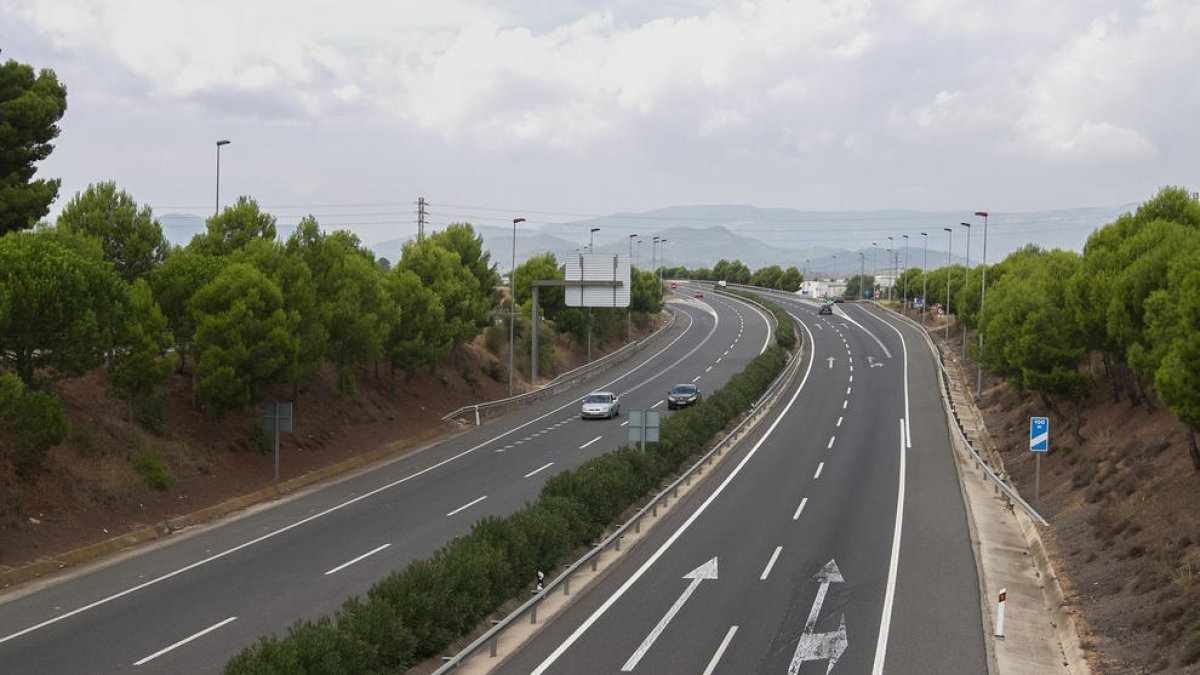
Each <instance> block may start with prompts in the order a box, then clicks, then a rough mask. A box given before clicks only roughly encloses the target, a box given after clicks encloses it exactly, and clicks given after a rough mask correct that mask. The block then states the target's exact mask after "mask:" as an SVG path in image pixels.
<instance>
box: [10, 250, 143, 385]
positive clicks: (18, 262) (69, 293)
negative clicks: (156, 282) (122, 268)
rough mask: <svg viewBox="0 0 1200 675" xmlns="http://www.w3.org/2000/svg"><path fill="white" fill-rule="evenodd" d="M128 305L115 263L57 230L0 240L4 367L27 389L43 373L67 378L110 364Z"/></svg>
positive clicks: (125, 289) (124, 287)
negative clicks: (63, 238) (68, 241)
mask: <svg viewBox="0 0 1200 675" xmlns="http://www.w3.org/2000/svg"><path fill="white" fill-rule="evenodd" d="M127 304H128V291H127V287H126V286H125V285H124V284H122V283H121V280H120V279H118V278H117V276H116V274H115V273H113V271H112V268H111V267H110V266H109V265H107V264H106V263H104V261H102V260H98V259H96V258H85V257H83V256H81V255H79V254H78V253H76V252H75V251H73V250H71V249H69V248H65V247H64V246H62V245H61V244H59V243H58V242H57V241H55V239H54V235H53V234H52V233H50V232H13V233H10V234H8V235H6V236H4V237H0V363H4V364H6V365H8V366H9V367H10V368H12V369H13V371H14V372H15V373H16V374H17V376H19V377H20V378H21V380H22V381H23V382H25V383H26V384H28V385H30V386H33V385H34V384H35V381H34V376H35V373H37V371H39V370H42V369H45V370H46V372H48V373H49V375H50V376H51V377H61V376H66V375H81V374H83V373H85V372H87V371H88V370H91V369H92V368H95V367H96V366H98V365H100V364H101V363H103V362H104V355H105V354H106V353H107V352H108V350H109V349H111V348H112V346H113V342H114V335H115V333H116V328H117V326H119V325H120V322H121V320H122V317H123V314H124V311H125V308H126V306H127Z"/></svg>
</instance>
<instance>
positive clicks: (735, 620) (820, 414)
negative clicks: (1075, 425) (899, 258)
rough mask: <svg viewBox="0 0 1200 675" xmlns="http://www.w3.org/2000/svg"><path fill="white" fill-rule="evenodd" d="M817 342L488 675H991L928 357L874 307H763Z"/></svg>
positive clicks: (913, 334)
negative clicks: (694, 484) (791, 375)
mask: <svg viewBox="0 0 1200 675" xmlns="http://www.w3.org/2000/svg"><path fill="white" fill-rule="evenodd" d="M772 299H773V300H774V301H775V302H777V303H779V304H781V305H782V306H784V307H785V308H786V309H788V310H789V311H790V312H791V313H793V315H794V316H796V317H797V318H798V319H799V320H800V321H801V323H802V324H803V332H804V334H805V340H806V342H808V343H809V344H810V345H811V351H810V353H809V354H808V357H809V361H808V362H807V363H806V364H805V369H804V370H803V371H802V372H803V373H804V375H803V378H802V379H803V381H802V383H800V384H799V385H798V386H797V387H796V388H795V389H794V390H793V391H792V392H790V394H789V395H788V396H786V397H785V398H784V404H782V405H781V406H780V409H779V410H778V412H777V413H773V416H771V417H768V418H767V419H768V420H769V422H764V423H760V425H759V427H758V429H757V430H756V434H755V435H752V436H751V437H750V438H749V439H748V440H746V441H744V442H743V443H742V444H741V445H740V446H739V448H738V450H737V451H735V452H734V453H732V454H731V455H730V456H728V457H727V458H726V459H725V460H724V461H723V463H722V465H721V468H720V469H719V470H718V471H716V472H714V473H713V475H711V476H710V477H709V478H708V479H707V481H706V482H705V483H704V484H703V486H702V487H700V488H699V489H698V490H697V491H696V492H694V493H692V494H690V495H689V497H688V499H687V500H686V502H684V503H682V505H681V506H680V507H678V508H676V509H673V510H672V512H671V513H670V514H669V515H668V516H667V517H666V518H664V520H663V522H661V523H660V524H659V525H658V526H656V527H655V529H654V530H653V532H652V533H651V534H650V535H648V536H647V538H646V539H645V540H644V541H642V542H641V543H640V544H639V545H638V546H637V547H636V548H634V549H633V550H632V551H629V552H628V553H626V554H625V556H624V557H623V558H622V559H621V560H620V561H619V562H617V563H616V564H615V566H614V567H613V568H612V569H611V570H610V571H609V572H608V573H607V574H606V575H605V576H604V577H603V578H602V579H601V580H600V581H598V582H596V583H595V584H593V585H592V586H590V587H589V588H588V589H587V590H586V591H585V592H583V593H582V594H581V595H580V596H579V597H578V598H577V599H576V601H575V603H574V604H573V605H571V606H570V607H569V608H568V609H566V610H565V611H564V612H563V613H562V614H560V615H559V616H558V617H556V618H555V620H553V621H552V622H550V623H549V624H547V625H546V626H544V627H543V628H542V629H541V630H540V632H538V633H537V634H536V635H535V636H534V637H533V638H532V639H531V640H530V641H529V642H528V643H527V644H526V645H525V646H524V648H522V649H520V650H519V651H517V652H516V653H515V654H514V655H512V656H511V657H510V658H509V659H508V660H507V661H506V662H505V663H504V664H503V665H502V666H500V668H498V669H497V672H505V673H510V672H511V673H619V672H634V673H637V672H642V673H684V672H686V673H704V674H705V675H709V674H711V673H731V674H733V673H737V674H742V673H780V674H783V673H786V674H788V675H797V674H804V673H835V672H839V673H883V672H886V673H900V674H910V673H911V674H913V675H916V674H918V673H920V674H928V673H955V674H959V673H986V672H987V657H986V654H985V646H984V636H983V628H982V615H981V606H980V592H979V583H978V575H977V572H976V565H975V558H974V553H973V550H972V548H971V543H970V534H969V530H968V524H967V521H966V514H965V509H964V506H963V502H962V497H961V493H960V489H959V484H958V478H957V474H956V472H955V468H954V463H953V456H952V454H951V447H950V443H949V439H948V436H947V430H946V423H945V418H944V415H943V412H942V408H941V403H940V400H939V398H938V393H937V388H936V382H935V380H934V379H933V378H934V362H933V357H932V356H931V354H930V352H929V350H928V348H927V347H926V346H925V343H924V342H923V340H922V338H921V336H920V334H919V331H918V330H917V329H915V328H912V327H909V326H906V325H903V324H902V323H900V322H897V321H894V320H881V318H880V317H881V316H883V315H882V314H881V313H879V312H878V310H874V309H873V308H867V307H863V306H858V305H853V304H839V305H837V309H836V313H835V315H833V316H818V315H817V313H816V306H815V305H814V304H813V303H811V302H805V301H800V300H798V299H788V298H783V297H780V296H772Z"/></svg>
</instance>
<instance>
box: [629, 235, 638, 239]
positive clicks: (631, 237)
mask: <svg viewBox="0 0 1200 675" xmlns="http://www.w3.org/2000/svg"><path fill="white" fill-rule="evenodd" d="M629 238H630V239H636V238H637V235H636V234H631V235H629Z"/></svg>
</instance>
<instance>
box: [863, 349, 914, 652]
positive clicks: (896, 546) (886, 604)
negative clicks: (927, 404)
mask: <svg viewBox="0 0 1200 675" xmlns="http://www.w3.org/2000/svg"><path fill="white" fill-rule="evenodd" d="M901 339H903V338H901ZM907 385H908V382H907V381H906V382H905V386H907ZM906 438H907V436H906V430H905V424H904V420H903V419H901V420H900V477H899V484H900V489H899V490H897V491H896V523H895V525H893V526H892V528H893V529H892V556H891V559H890V560H889V562H888V578H887V586H886V587H885V588H884V591H883V611H882V612H880V617H879V637H878V639H877V640H876V641H875V665H874V667H872V668H871V673H872V675H883V662H884V660H885V659H886V658H887V641H888V632H889V631H890V630H891V627H892V602H893V601H894V600H895V597H896V570H897V568H899V567H900V532H901V526H902V525H903V524H904V474H905V470H906V467H905V461H904V458H905V456H906V454H907V453H905V452H904V450H905V448H906V443H905V439H906Z"/></svg>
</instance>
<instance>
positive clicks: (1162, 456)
mask: <svg viewBox="0 0 1200 675" xmlns="http://www.w3.org/2000/svg"><path fill="white" fill-rule="evenodd" d="M939 336H940V333H939ZM936 337H938V336H935V338H936ZM939 342H940V339H939ZM959 344H960V343H959V342H957V341H956V340H951V345H952V347H953V348H954V350H955V351H956V352H957V350H958V345H959ZM1091 369H1092V371H1093V373H1094V374H1095V376H1096V384H1095V386H1094V387H1093V388H1092V390H1091V394H1090V396H1089V397H1088V399H1087V400H1086V401H1085V403H1084V404H1083V410H1082V413H1083V419H1084V423H1083V437H1084V441H1083V442H1079V441H1078V440H1077V439H1075V438H1074V437H1073V436H1072V434H1071V433H1070V431H1069V429H1070V420H1069V419H1061V418H1058V417H1056V416H1055V415H1054V414H1053V413H1050V412H1049V411H1047V410H1046V409H1045V407H1044V406H1043V404H1042V403H1041V402H1040V400H1039V398H1038V397H1037V395H1036V394H1033V393H1031V392H1021V391H1018V390H1017V389H1015V388H1014V387H1011V386H1010V385H1008V384H1006V383H1004V382H1002V381H1000V380H997V379H995V378H991V377H987V376H986V375H985V380H984V383H985V384H984V392H983V397H982V401H981V402H980V406H979V407H980V411H981V412H982V413H983V416H984V419H985V421H986V423H987V426H988V430H989V432H990V434H991V437H992V439H993V441H994V443H995V445H996V449H997V450H998V451H999V452H1000V454H1001V455H1002V456H1003V459H1004V464H1005V469H1006V470H1007V472H1008V473H1009V475H1010V476H1011V478H1012V480H1013V482H1014V483H1015V485H1016V486H1017V488H1018V490H1019V491H1020V493H1021V495H1022V496H1023V497H1024V498H1026V499H1027V500H1028V501H1029V502H1030V503H1032V504H1033V505H1034V507H1035V508H1037V509H1038V511H1039V512H1040V513H1041V514H1042V515H1043V516H1044V517H1045V518H1046V520H1047V521H1049V523H1050V526H1049V527H1048V528H1042V529H1041V534H1042V539H1043V541H1044V542H1045V543H1046V546H1047V549H1048V551H1049V552H1050V555H1051V558H1052V560H1053V561H1054V566H1055V570H1056V573H1057V575H1058V577H1059V580H1060V582H1062V583H1063V587H1064V591H1065V592H1066V594H1067V599H1068V602H1069V603H1070V604H1071V605H1073V608H1074V609H1076V610H1077V612H1078V614H1077V616H1082V618H1083V623H1084V624H1085V625H1084V626H1083V627H1082V628H1083V630H1082V631H1081V637H1082V639H1083V647H1084V649H1085V650H1086V651H1087V652H1088V653H1089V655H1090V658H1091V659H1092V667H1093V671H1094V672H1097V673H1149V672H1172V673H1181V672H1186V673H1198V672H1200V609H1198V608H1200V509H1197V504H1200V501H1198V497H1197V495H1200V472H1197V471H1196V470H1195V469H1193V468H1192V464H1191V460H1190V458H1189V457H1188V455H1187V440H1186V427H1184V425H1183V424H1181V423H1180V422H1179V420H1178V419H1176V418H1175V416H1174V415H1172V414H1171V412H1170V411H1168V410H1167V409H1166V407H1165V406H1163V405H1162V404H1161V403H1158V402H1157V401H1153V402H1152V403H1153V406H1154V408H1153V410H1147V409H1145V408H1144V407H1142V406H1141V405H1138V404H1137V403H1135V402H1133V401H1131V400H1130V398H1129V396H1128V395H1126V394H1125V393H1124V392H1121V391H1120V388H1114V387H1113V386H1112V381H1111V378H1110V377H1109V376H1108V375H1107V374H1105V372H1104V370H1103V367H1102V365H1101V363H1100V361H1099V359H1096V360H1095V361H1094V362H1092V363H1091ZM967 372H968V373H970V375H971V377H970V379H971V382H970V384H971V385H972V386H971V387H970V388H971V390H972V391H973V390H974V373H975V368H974V362H970V366H969V367H968V368H967ZM1114 391H1117V392H1118V393H1120V394H1121V395H1120V396H1119V397H1116V398H1114ZM1063 412H1064V414H1065V415H1070V413H1069V412H1068V411H1066V410H1064V411H1063ZM1047 415H1048V416H1049V417H1050V429H1051V435H1050V451H1049V452H1048V453H1047V454H1046V456H1045V457H1043V458H1042V468H1041V495H1040V498H1038V499H1035V498H1034V494H1035V485H1034V483H1035V475H1034V474H1035V458H1034V456H1033V453H1031V452H1029V450H1028V448H1029V435H1028V434H1029V418H1030V417H1031V416H1047Z"/></svg>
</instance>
